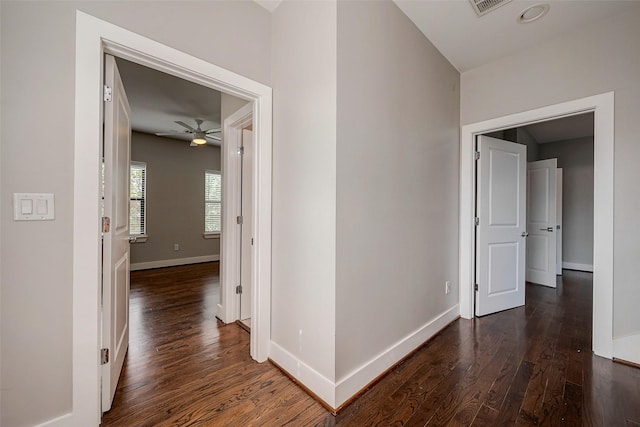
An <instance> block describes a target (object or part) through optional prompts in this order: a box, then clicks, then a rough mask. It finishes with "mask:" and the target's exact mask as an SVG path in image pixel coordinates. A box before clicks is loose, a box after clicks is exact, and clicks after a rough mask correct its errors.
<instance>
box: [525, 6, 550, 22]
mask: <svg viewBox="0 0 640 427" xmlns="http://www.w3.org/2000/svg"><path fill="white" fill-rule="evenodd" d="M550 8H551V5H550V4H549V3H538V4H534V5H533V6H529V7H528V8H526V9H525V10H523V11H522V13H520V15H518V22H519V23H520V24H528V23H529V22H533V21H537V20H538V19H540V18H542V17H543V16H544V15H546V14H547V12H549V9H550Z"/></svg>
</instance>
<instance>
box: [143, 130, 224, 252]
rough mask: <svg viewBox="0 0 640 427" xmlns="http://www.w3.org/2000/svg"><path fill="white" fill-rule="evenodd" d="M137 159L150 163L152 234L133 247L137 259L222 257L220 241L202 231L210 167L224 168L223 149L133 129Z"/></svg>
mask: <svg viewBox="0 0 640 427" xmlns="http://www.w3.org/2000/svg"><path fill="white" fill-rule="evenodd" d="M131 160H134V161H139V162H145V163H146V164H147V218H146V220H147V223H146V224H147V235H148V236H149V239H148V240H147V241H146V242H144V243H136V244H134V245H131V263H132V264H135V263H141V262H151V261H161V260H171V259H176V258H190V257H199V256H206V255H219V254H220V239H205V238H204V237H203V236H202V235H203V233H204V171H205V170H207V169H209V170H216V171H220V147H215V146H211V145H204V146H200V147H190V146H189V142H187V141H180V140H175V139H171V138H162V137H159V136H155V135H149V134H146V133H138V132H133V133H132V136H131ZM174 243H178V244H179V245H180V250H179V251H174V250H173V245H174Z"/></svg>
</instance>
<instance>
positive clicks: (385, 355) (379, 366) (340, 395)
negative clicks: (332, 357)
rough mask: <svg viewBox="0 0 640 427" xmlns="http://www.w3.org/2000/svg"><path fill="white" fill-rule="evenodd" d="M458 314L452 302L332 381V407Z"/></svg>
mask: <svg viewBox="0 0 640 427" xmlns="http://www.w3.org/2000/svg"><path fill="white" fill-rule="evenodd" d="M459 316H460V307H459V305H458V304H456V305H455V306H453V307H451V308H450V309H449V310H447V311H445V312H443V313H442V314H440V315H439V316H437V317H436V318H435V319H433V320H431V321H430V322H428V323H426V324H425V325H423V326H422V327H420V328H419V329H418V330H416V331H414V332H412V333H411V334H409V335H407V336H406V337H405V338H403V339H401V340H400V341H398V342H397V343H395V344H394V345H392V346H391V347H389V348H388V349H386V350H385V351H383V352H382V353H380V354H379V355H377V356H376V357H374V358H373V359H371V360H369V361H368V362H366V363H365V364H363V365H362V366H361V367H359V368H358V369H356V370H354V371H352V372H351V373H349V374H348V375H347V376H346V377H344V378H342V379H341V380H340V381H338V382H337V383H336V392H335V396H336V399H335V400H336V402H335V403H336V406H333V407H334V408H338V407H339V406H340V405H342V404H343V403H345V402H346V401H347V400H349V399H350V398H351V397H352V396H354V395H355V394H356V393H358V392H359V391H360V390H362V389H363V388H365V387H366V386H367V385H368V384H369V383H370V382H371V381H373V380H375V379H376V378H377V377H379V376H380V375H381V374H382V373H383V372H385V371H386V370H387V369H389V368H391V367H392V366H393V365H395V364H396V363H398V362H399V361H400V360H402V358H404V357H405V356H407V355H408V354H409V353H411V352H412V351H413V350H415V349H416V348H418V347H420V346H421V345H422V344H424V343H425V342H426V341H428V340H429V339H430V338H431V337H433V336H434V335H435V334H437V333H438V332H439V331H440V330H442V329H443V328H444V327H445V326H447V325H448V324H449V323H451V322H453V321H454V320H456V319H457V318H458V317H459Z"/></svg>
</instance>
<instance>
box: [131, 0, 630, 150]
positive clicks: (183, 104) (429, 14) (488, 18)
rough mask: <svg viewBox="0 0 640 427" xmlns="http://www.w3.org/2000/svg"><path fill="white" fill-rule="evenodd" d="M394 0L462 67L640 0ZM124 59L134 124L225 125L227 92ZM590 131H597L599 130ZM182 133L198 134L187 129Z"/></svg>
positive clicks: (156, 128)
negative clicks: (482, 11) (489, 3)
mask: <svg viewBox="0 0 640 427" xmlns="http://www.w3.org/2000/svg"><path fill="white" fill-rule="evenodd" d="M254 1H256V3H258V4H259V5H261V6H262V7H264V8H265V9H267V10H269V11H270V12H272V11H273V10H274V9H275V8H276V7H278V5H279V4H280V0H254ZM393 1H394V2H395V3H396V4H397V5H398V6H399V7H400V9H401V10H402V11H403V12H404V13H405V14H406V15H407V16H408V17H409V19H411V20H412V21H413V22H414V23H415V24H416V25H417V26H418V28H420V30H421V31H422V32H423V33H424V34H425V36H426V37H427V38H428V39H429V40H430V41H431V42H432V43H433V44H434V45H435V46H436V47H437V48H438V49H439V50H440V52H441V53H442V54H443V55H444V56H445V57H446V58H447V59H448V60H449V61H450V62H451V63H452V64H453V65H454V66H455V67H456V68H457V69H458V70H459V71H465V70H468V69H470V68H473V67H476V66H479V65H482V64H485V63H487V62H490V61H493V60H495V59H498V58H500V57H503V56H507V55H510V54H512V53H515V52H518V51H521V50H523V49H526V48H527V47H530V46H533V45H534V44H536V43H539V42H541V41H543V40H547V39H551V38H553V37H558V36H560V35H561V34H563V33H565V32H570V31H573V30H575V29H577V28H579V27H580V26H582V25H585V24H587V23H589V22H594V21H597V20H601V19H604V18H606V17H607V16H610V15H613V14H617V13H622V12H623V11H624V10H625V9H626V8H630V7H639V6H640V0H626V1H620V0H551V1H548V3H550V4H551V9H550V11H549V13H548V14H547V15H546V16H544V17H542V18H541V19H540V20H538V21H536V22H533V23H530V24H519V23H517V21H516V18H517V17H518V16H519V15H520V13H521V12H522V10H523V9H525V7H527V6H528V5H531V4H536V3H538V2H539V1H530V0H513V1H511V2H510V3H507V4H505V5H504V6H501V7H499V8H498V9H496V10H494V11H492V12H489V13H487V14H486V15H484V16H482V17H478V16H477V15H476V13H475V12H474V11H473V8H472V7H471V5H470V4H469V1H468V0H393ZM639 25H640V24H639ZM118 67H119V68H120V73H121V75H122V79H123V82H124V84H125V88H126V91H127V96H128V98H129V103H130V104H131V107H132V128H133V129H134V130H136V131H139V132H146V133H156V132H168V131H173V130H176V131H182V130H183V128H182V127H181V126H179V125H177V124H175V123H174V122H175V121H176V120H180V121H183V122H185V123H187V124H190V125H192V126H194V127H195V119H202V120H204V123H203V124H202V129H211V128H219V127H220V92H218V91H216V90H213V89H210V88H206V87H203V86H200V85H198V84H196V83H192V82H188V81H185V80H182V79H179V78H177V77H174V76H171V75H168V74H165V73H162V72H159V71H156V70H152V69H150V68H146V67H144V66H141V65H138V64H134V63H132V62H128V61H125V60H121V59H118ZM560 124H562V126H559V125H560ZM560 127H562V128H563V129H564V130H559V128H560ZM569 127H571V128H570V129H572V130H568V129H569ZM585 128H586V125H585V123H578V122H576V121H571V120H568V121H564V122H561V123H558V124H556V125H551V124H538V125H535V127H534V128H532V129H533V130H531V132H532V133H534V137H536V139H537V140H539V141H540V142H549V139H550V138H551V139H553V138H555V139H554V140H560V139H569V138H565V137H564V136H565V133H566V132H570V133H571V135H572V136H571V138H577V137H580V136H588V135H585V132H587V133H588V130H586V129H585ZM560 132H563V133H562V135H560V134H559V133H560ZM590 132H591V135H592V134H593V130H592V129H591V131H590ZM551 134H553V135H555V136H550V135H551ZM559 135H560V137H558V136H559ZM181 139H184V140H185V141H189V140H190V139H191V138H190V135H188V134H185V135H184V137H183V138H181Z"/></svg>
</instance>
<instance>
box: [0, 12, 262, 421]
mask: <svg viewBox="0 0 640 427" xmlns="http://www.w3.org/2000/svg"><path fill="white" fill-rule="evenodd" d="M76 8H78V9H80V10H83V11H85V12H87V13H89V14H93V15H94V16H97V17H99V18H102V19H104V20H107V21H110V22H113V23H114V24H116V25H120V26H122V27H125V28H127V29H130V30H132V31H134V32H137V33H139V34H142V35H145V36H146V37H149V38H152V39H154V40H157V41H159V42H161V43H164V44H167V45H169V46H172V47H175V48H177V49H180V50H182V51H185V52H187V53H189V54H191V55H194V56H197V57H199V58H202V59H204V60H206V61H209V62H212V63H214V64H217V65H220V66H223V67H225V68H228V69H230V70H232V71H234V72H236V73H239V74H242V75H245V76H247V77H250V78H252V79H254V80H257V81H260V82H263V83H266V84H269V83H270V72H271V71H270V69H271V64H270V52H271V17H270V14H269V12H267V11H266V10H265V9H263V8H262V7H260V6H258V5H257V4H255V3H253V2H249V1H247V2H233V1H219V2H190V3H185V2H108V1H105V2H98V1H96V2H49V1H43V2H4V1H3V2H0V10H1V13H0V15H1V19H2V21H1V24H0V39H1V40H2V50H1V53H0V54H1V65H0V75H1V81H0V82H1V88H2V89H1V95H2V102H1V104H2V106H3V111H2V118H1V122H0V123H1V124H0V128H1V131H2V134H1V137H2V146H1V153H0V158H1V164H0V181H1V184H2V187H1V194H2V196H1V197H2V199H1V204H2V206H1V209H2V212H1V213H0V216H1V218H2V219H1V222H0V230H1V231H0V232H1V234H2V248H1V250H2V252H1V254H0V260H1V263H2V271H1V276H0V284H1V285H0V286H2V289H1V292H2V306H1V308H0V310H1V316H2V317H1V319H0V323H1V328H2V330H1V334H2V342H1V351H2V352H1V354H0V358H1V363H2V365H1V367H0V375H1V383H2V403H1V408H0V412H1V415H0V424H1V425H3V426H12V427H13V426H27V425H34V424H37V423H39V422H44V421H46V420H50V419H52V418H55V417H56V416H59V415H62V414H64V413H66V412H69V411H70V410H71V402H72V396H71V372H72V370H71V367H72V358H71V351H72V343H71V337H72V239H73V220H74V218H73V184H74V183H73V153H74V146H73V141H74V99H75V98H74V97H75V94H74V88H75V83H74V74H75V71H74V70H75V10H76ZM185 28H190V30H189V31H185ZM232 35H233V37H232ZM221 41H224V42H221ZM43 64H46V66H45V65H43ZM97 91H98V88H96V96H97V93H98V92H97ZM25 129H29V131H30V132H31V133H32V134H33V135H37V137H35V138H33V137H29V138H27V137H25ZM96 173H98V171H96ZM14 192H52V193H54V194H55V202H56V219H55V221H46V222H28V223H27V222H14V221H13V220H12V201H11V195H12V193H14ZM9 248H10V249H9Z"/></svg>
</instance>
